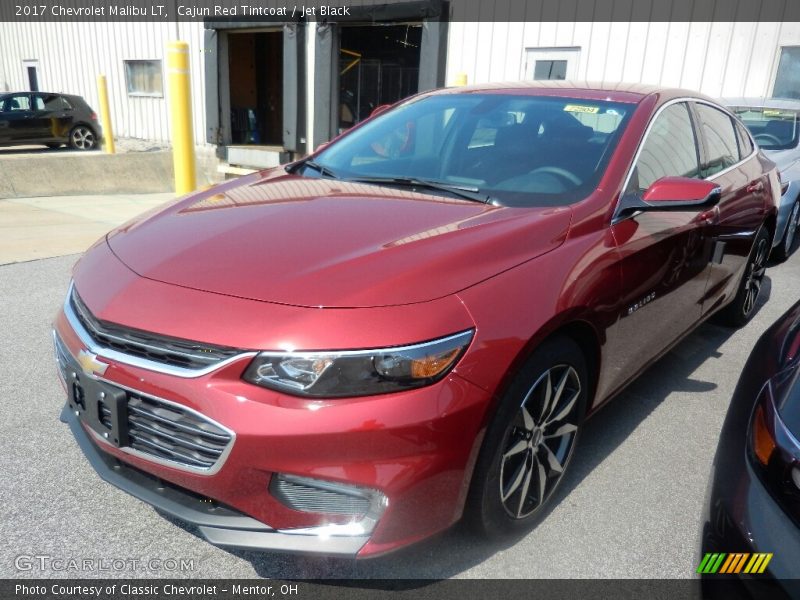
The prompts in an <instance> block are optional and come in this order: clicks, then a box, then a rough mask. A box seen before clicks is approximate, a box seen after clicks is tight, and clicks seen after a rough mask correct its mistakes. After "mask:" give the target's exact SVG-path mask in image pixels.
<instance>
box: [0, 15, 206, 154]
mask: <svg viewBox="0 0 800 600" xmlns="http://www.w3.org/2000/svg"><path fill="white" fill-rule="evenodd" d="M175 39H182V40H184V41H186V42H188V43H189V46H190V52H191V61H192V62H191V69H192V92H193V97H194V106H193V111H194V115H193V117H194V136H195V143H197V144H198V145H203V144H205V112H204V111H205V100H204V99H205V86H204V73H203V69H204V59H203V25H202V23H163V24H162V23H120V22H107V23H83V22H81V23H69V22H63V23H47V22H39V23H9V22H5V23H0V89H8V90H26V89H28V80H27V76H26V73H25V70H24V69H23V61H24V60H30V59H36V60H38V61H39V63H38V76H39V88H40V89H41V90H43V91H58V92H65V93H73V94H79V95H81V96H83V97H84V98H86V100H87V102H89V104H90V105H91V106H92V107H93V108H94V109H95V110H98V101H97V84H96V77H97V75H98V74H100V73H102V74H105V75H106V78H107V80H108V93H109V98H110V102H111V115H112V121H113V124H114V134H115V135H116V136H118V137H130V138H140V139H146V140H154V141H159V142H167V141H168V140H169V110H168V104H167V99H166V94H167V79H166V75H167V73H166V58H165V45H166V43H167V42H168V41H170V40H175ZM132 59H160V60H162V61H163V62H162V72H163V75H164V96H165V97H162V98H152V97H143V96H138V97H137V96H128V94H127V90H126V85H125V67H124V63H123V61H125V60H132Z"/></svg>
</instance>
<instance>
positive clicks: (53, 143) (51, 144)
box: [45, 142, 64, 150]
mask: <svg viewBox="0 0 800 600" xmlns="http://www.w3.org/2000/svg"><path fill="white" fill-rule="evenodd" d="M63 145H64V144H59V143H57V142H52V143H50V144H45V146H47V147H48V148H50V149H51V150H55V149H56V148H61V146H63Z"/></svg>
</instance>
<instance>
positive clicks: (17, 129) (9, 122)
mask: <svg viewBox="0 0 800 600" xmlns="http://www.w3.org/2000/svg"><path fill="white" fill-rule="evenodd" d="M32 117H33V112H32V111H31V96H30V94H13V95H11V96H6V97H5V99H4V100H0V142H3V143H24V142H28V141H30V140H31V136H32V135H33V131H32V129H33V122H32Z"/></svg>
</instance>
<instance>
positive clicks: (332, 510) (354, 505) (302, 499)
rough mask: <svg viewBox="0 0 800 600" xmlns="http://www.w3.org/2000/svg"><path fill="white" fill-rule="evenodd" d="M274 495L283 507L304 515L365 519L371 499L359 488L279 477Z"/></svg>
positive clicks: (274, 486)
mask: <svg viewBox="0 0 800 600" xmlns="http://www.w3.org/2000/svg"><path fill="white" fill-rule="evenodd" d="M270 491H271V492H272V495H273V496H275V497H276V498H277V499H278V500H280V501H281V502H282V503H283V504H285V505H286V506H288V507H289V508H292V509H294V510H299V511H302V512H314V513H329V514H338V515H352V516H363V515H365V514H367V511H368V510H369V508H370V504H371V501H372V498H371V496H370V495H369V494H368V493H367V492H366V491H365V492H362V491H361V490H360V489H359V488H356V487H353V486H346V485H343V484H335V483H329V482H324V481H320V480H314V479H310V478H306V477H293V476H291V475H283V474H278V475H276V476H275V477H273V479H272V482H271V484H270Z"/></svg>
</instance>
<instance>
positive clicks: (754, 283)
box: [720, 227, 770, 327]
mask: <svg viewBox="0 0 800 600" xmlns="http://www.w3.org/2000/svg"><path fill="white" fill-rule="evenodd" d="M769 251H770V236H769V233H768V232H767V229H766V227H762V228H761V229H760V230H759V232H758V234H757V235H756V240H755V242H754V243H753V248H752V250H750V257H749V258H748V260H747V266H746V267H745V270H744V275H743V276H742V280H741V282H740V283H739V290H738V292H737V293H736V297H735V298H734V299H733V301H732V302H731V303H730V304H729V305H728V306H727V307H726V308H724V309H723V310H722V312H721V313H720V317H721V319H722V321H723V322H724V323H725V324H726V325H730V326H731V327H742V326H743V325H744V324H745V323H747V322H748V321H749V320H750V319H751V318H752V317H753V315H754V314H755V312H756V305H757V304H758V296H759V294H760V293H761V285H762V283H763V282H764V275H765V274H766V272H767V257H769Z"/></svg>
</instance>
